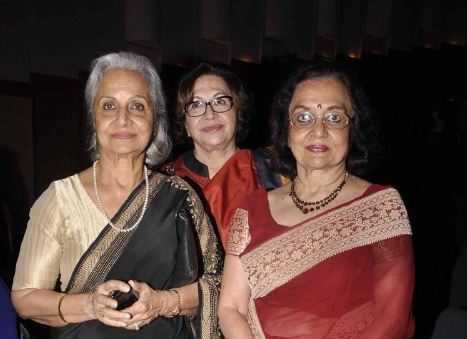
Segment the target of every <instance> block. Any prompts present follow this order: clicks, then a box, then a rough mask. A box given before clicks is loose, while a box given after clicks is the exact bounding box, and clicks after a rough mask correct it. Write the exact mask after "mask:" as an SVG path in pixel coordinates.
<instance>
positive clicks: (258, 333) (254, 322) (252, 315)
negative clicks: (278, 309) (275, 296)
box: [246, 298, 266, 339]
mask: <svg viewBox="0 0 467 339" xmlns="http://www.w3.org/2000/svg"><path fill="white" fill-rule="evenodd" d="M246 320H247V322H248V327H249V328H250V331H251V334H253V338H255V339H266V336H265V335H264V333H263V329H262V327H261V323H260V322H259V318H258V313H257V312H256V306H255V301H254V299H253V298H250V301H249V303H248V313H247V316H246Z"/></svg>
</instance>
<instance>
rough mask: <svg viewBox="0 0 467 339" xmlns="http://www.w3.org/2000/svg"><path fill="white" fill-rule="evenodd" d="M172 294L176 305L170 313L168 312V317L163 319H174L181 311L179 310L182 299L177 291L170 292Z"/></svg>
mask: <svg viewBox="0 0 467 339" xmlns="http://www.w3.org/2000/svg"><path fill="white" fill-rule="evenodd" d="M170 291H172V292H175V296H176V298H177V304H176V305H175V308H174V310H173V311H172V312H170V313H169V314H168V315H166V316H165V317H166V318H173V317H175V316H176V315H179V314H180V312H181V311H182V309H181V305H182V300H181V299H182V298H181V297H180V293H179V292H178V291H177V290H175V289H174V290H170Z"/></svg>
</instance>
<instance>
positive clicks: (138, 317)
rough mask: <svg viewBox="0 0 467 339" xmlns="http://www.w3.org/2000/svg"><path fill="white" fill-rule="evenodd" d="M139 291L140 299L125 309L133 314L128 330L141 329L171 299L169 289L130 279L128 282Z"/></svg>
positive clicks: (154, 317) (156, 315)
mask: <svg viewBox="0 0 467 339" xmlns="http://www.w3.org/2000/svg"><path fill="white" fill-rule="evenodd" d="M128 283H129V284H130V285H131V286H132V287H133V289H134V290H135V291H137V292H138V293H139V300H138V301H137V302H135V303H134V304H133V305H131V306H130V307H128V308H126V309H124V310H123V312H127V313H130V314H131V316H132V317H131V321H129V322H128V326H127V327H125V328H126V329H128V330H139V329H140V328H141V327H143V326H145V325H147V324H149V323H150V322H152V321H153V320H154V319H156V318H157V317H158V316H159V314H160V313H161V312H162V311H163V310H164V309H165V307H166V305H167V302H168V300H171V299H170V298H171V295H170V294H171V293H170V292H169V291H156V290H154V289H152V288H151V287H150V286H149V285H148V284H146V283H144V282H138V281H135V280H130V281H129V282H128Z"/></svg>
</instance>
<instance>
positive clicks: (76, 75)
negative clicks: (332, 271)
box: [0, 0, 467, 338]
mask: <svg viewBox="0 0 467 339" xmlns="http://www.w3.org/2000/svg"><path fill="white" fill-rule="evenodd" d="M466 32H467V2H466V1H462V0H446V1H436V0H184V1H182V0H171V1H164V0H132V1H130V0H116V1H111V0H93V1H91V0H88V1H79V0H68V1H33V0H31V1H25V0H16V1H10V0H7V1H5V0H0V168H1V176H0V180H2V183H1V185H0V187H1V191H0V192H1V194H0V198H1V200H0V203H1V213H0V215H1V216H2V217H1V218H0V220H1V225H0V226H1V232H2V233H1V239H2V241H4V242H5V245H6V246H3V243H2V247H1V249H2V256H1V257H2V276H3V277H5V279H6V280H7V281H9V280H10V279H11V274H12V270H13V267H14V261H15V256H16V251H17V249H18V244H19V243H20V241H21V237H22V233H23V232H24V228H25V225H26V220H27V211H28V210H29V208H30V206H31V204H32V202H33V201H34V200H35V198H37V196H38V195H39V194H40V193H41V192H42V191H43V190H44V189H45V188H46V187H47V186H48V185H49V183H50V182H51V181H52V180H55V179H58V178H63V177H66V176H68V175H71V174H72V173H75V172H77V171H79V170H81V169H83V168H85V167H87V166H89V165H90V163H89V161H88V158H87V155H86V152H85V143H84V132H85V131H84V127H85V126H84V109H83V88H84V83H85V81H86V77H87V72H88V68H89V64H90V61H91V60H92V59H93V58H95V57H97V56H99V55H101V54H103V53H107V52H111V51H119V50H132V51H135V52H137V53H141V54H144V55H146V56H148V57H149V58H150V59H151V60H152V61H153V62H154V63H155V64H156V65H157V67H158V69H159V70H160V72H161V76H162V79H163V82H164V85H165V90H166V94H167V97H168V99H169V104H170V105H171V103H172V102H173V99H174V95H175V89H176V86H177V82H178V79H179V77H180V76H181V74H183V73H184V72H185V71H186V70H187V69H188V68H190V67H192V66H194V65H195V64H197V63H198V62H199V61H210V62H221V63H225V64H228V65H230V66H231V67H232V69H233V70H234V71H236V72H237V73H238V74H239V75H240V76H241V77H242V78H243V79H244V80H245V81H246V83H247V85H248V87H249V89H250V90H251V92H252V93H253V95H254V98H255V102H256V116H255V117H254V119H253V125H252V127H251V130H252V131H254V133H251V135H250V137H249V139H248V142H247V144H246V146H248V147H256V146H262V145H265V144H266V143H267V142H268V135H269V131H268V128H267V119H268V115H269V108H270V103H271V98H272V96H273V94H274V92H275V91H276V90H277V88H278V87H279V86H280V84H281V81H282V80H283V79H284V77H285V76H286V74H287V72H288V71H289V70H290V69H292V68H293V67H294V66H296V65H298V64H301V63H305V62H313V61H317V60H322V59H337V60H339V61H341V62H343V63H346V64H347V65H349V66H350V67H351V68H353V69H354V70H355V71H356V72H357V73H358V74H359V76H360V79H361V81H362V83H363V85H364V86H365V88H366V90H367V92H368V94H369V95H370V98H371V99H372V102H373V104H374V106H375V108H376V110H377V112H378V116H379V118H380V120H381V123H382V133H383V136H384V140H385V151H386V152H385V155H386V157H385V159H384V161H382V162H381V164H380V166H379V167H378V169H377V171H376V172H375V173H373V175H372V179H373V180H375V181H379V182H384V183H389V184H391V185H393V186H395V187H396V188H397V189H399V190H400V192H401V194H402V196H403V198H404V200H405V202H406V204H407V207H408V210H409V214H410V217H411V222H412V226H413V231H414V238H413V239H414V246H415V256H416V270H417V281H416V290H415V300H414V313H415V316H416V320H417V337H419V338H426V337H428V336H429V334H430V333H431V331H432V329H433V326H434V322H435V319H436V317H437V316H438V314H439V313H440V311H441V310H442V309H444V308H445V307H447V306H449V305H450V304H452V300H451V301H450V295H452V290H451V288H450V285H451V274H452V271H453V267H454V264H455V261H456V259H457V257H458V254H459V251H460V249H461V246H462V244H463V242H464V239H465V234H466V216H465V211H466V207H467V203H466V200H467V197H466V194H465V192H466V189H467V187H466V181H465V173H467V171H466V168H465V165H463V164H462V163H463V162H465V160H467V159H465V158H466V155H467V152H466V151H467V150H466V148H467V85H466V83H467V81H466V79H467V71H466V66H465V64H466V60H467V47H466V37H467V35H466ZM171 107H172V105H171V106H170V107H169V108H171ZM3 258H5V259H3ZM464 306H466V305H464Z"/></svg>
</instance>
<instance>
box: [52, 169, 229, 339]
mask: <svg viewBox="0 0 467 339" xmlns="http://www.w3.org/2000/svg"><path fill="white" fill-rule="evenodd" d="M149 186H150V190H149V192H150V193H149V203H148V208H147V210H146V213H145V215H144V218H143V219H142V221H141V223H140V224H139V225H138V227H136V228H135V229H134V230H131V231H129V232H119V231H118V230H115V229H114V228H112V227H111V226H110V225H107V226H106V227H105V228H104V229H103V230H102V232H101V233H100V234H99V236H98V237H97V239H96V240H95V241H94V242H93V243H92V245H91V246H90V248H89V249H88V250H87V251H86V252H85V253H84V254H83V256H82V257H81V259H80V260H79V262H78V264H77V265H76V267H75V269H74V272H73V274H72V277H71V279H70V282H69V284H68V286H67V289H66V293H86V292H93V291H94V290H95V289H96V288H97V287H98V286H99V285H100V284H102V283H103V282H105V281H107V280H111V279H116V280H122V281H128V280H130V279H132V280H138V281H143V282H146V283H148V284H149V285H150V286H151V287H152V288H153V289H156V290H167V289H170V288H173V287H179V285H178V282H176V281H174V280H175V279H176V278H175V277H174V276H175V270H176V268H177V258H178V257H179V253H178V246H179V239H178V234H177V227H180V226H179V224H180V223H181V222H186V220H185V219H186V216H189V218H190V225H191V227H192V228H193V230H192V231H193V234H194V237H195V238H196V239H197V240H198V244H197V246H198V252H199V260H200V265H199V267H200V272H199V274H198V276H199V278H198V279H197V278H195V279H194V281H196V280H198V286H199V308H198V314H197V316H196V317H195V320H194V321H188V318H187V317H184V316H176V317H173V318H165V317H158V318H156V319H155V320H154V321H152V322H151V323H150V324H148V325H146V326H144V327H143V328H141V330H140V331H129V330H126V329H122V328H117V327H112V326H107V325H105V324H103V323H101V322H99V321H97V320H91V321H87V322H83V323H79V324H69V325H67V326H65V327H62V328H54V329H53V335H54V338H60V339H62V338H63V339H65V338H66V339H69V338H86V339H91V338H113V339H118V338H191V337H192V332H191V329H190V327H192V326H191V325H192V324H193V326H194V327H195V329H196V331H195V332H196V337H197V338H206V339H207V338H217V337H219V331H218V327H217V300H218V293H219V285H220V272H221V267H222V259H221V258H220V255H219V245H218V242H217V240H216V236H215V234H214V231H213V229H212V226H211V225H210V222H209V219H208V217H207V216H206V214H205V213H204V210H203V206H202V203H201V201H200V200H199V199H198V197H197V195H196V194H195V193H194V191H193V190H192V189H191V188H190V187H189V185H188V184H186V183H185V182H184V181H183V180H181V179H180V178H179V177H167V176H164V175H162V174H155V173H151V175H150V179H149ZM144 192H145V187H144V183H142V184H141V185H140V186H138V187H137V188H136V189H135V191H134V192H132V193H131V194H130V196H129V197H128V199H127V201H126V202H125V203H124V204H123V206H122V207H121V208H120V210H119V211H118V212H117V214H116V215H115V216H114V218H113V219H112V222H113V223H114V224H115V225H116V226H117V227H119V228H122V229H125V228H129V227H131V225H133V224H134V222H135V221H136V219H137V218H138V217H139V216H140V213H141V209H142V206H143V201H144V195H145V193H144ZM178 259H179V258H178ZM195 260H197V259H196V258H195ZM188 283H189V282H188Z"/></svg>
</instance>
